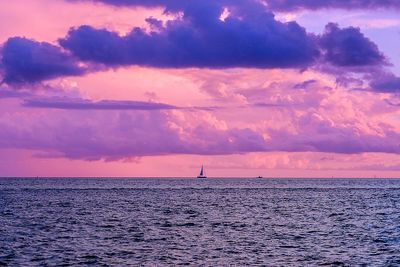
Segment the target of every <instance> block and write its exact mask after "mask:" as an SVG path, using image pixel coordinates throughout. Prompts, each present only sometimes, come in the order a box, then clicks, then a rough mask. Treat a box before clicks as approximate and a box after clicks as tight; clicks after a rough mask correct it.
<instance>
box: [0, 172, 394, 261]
mask: <svg viewBox="0 0 400 267" xmlns="http://www.w3.org/2000/svg"><path fill="white" fill-rule="evenodd" d="M399 201H400V180H394V179H385V180H379V179H368V180H364V179H363V180H361V179H359V180H357V179H206V180H194V179H2V180H0V225H1V227H0V266H1V265H8V264H9V265H21V266H30V265H33V266H37V265H50V266H54V265H78V264H83V265H86V264H93V265H95V266H98V265H122V266H126V265H132V266H138V265H145V266H154V265H156V266H160V265H161V266H162V265H196V266H198V265H205V266H232V265H238V266H242V265H244V264H252V265H266V266H318V265H325V266H360V265H361V266H363V265H364V266H400V257H399V256H398V255H400V215H399V214H400V213H399V211H400V210H399V207H400V206H399V205H400V202H399Z"/></svg>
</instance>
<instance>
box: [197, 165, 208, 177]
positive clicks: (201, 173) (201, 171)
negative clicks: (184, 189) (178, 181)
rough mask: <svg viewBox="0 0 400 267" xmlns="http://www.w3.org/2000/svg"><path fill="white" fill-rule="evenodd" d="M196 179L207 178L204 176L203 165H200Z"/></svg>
mask: <svg viewBox="0 0 400 267" xmlns="http://www.w3.org/2000/svg"><path fill="white" fill-rule="evenodd" d="M197 178H199V179H204V178H207V176H206V174H205V172H204V167H203V165H201V170H200V174H199V175H198V176H197Z"/></svg>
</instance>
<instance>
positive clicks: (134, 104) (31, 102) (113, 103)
mask: <svg viewBox="0 0 400 267" xmlns="http://www.w3.org/2000/svg"><path fill="white" fill-rule="evenodd" d="M23 105H24V106H26V107H33V108H54V109H71V110H164V109H178V107H175V106H171V105H167V104H163V103H152V102H142V101H117V100H102V101H90V100H85V99H71V98H59V97H58V98H31V99H26V100H25V101H24V104H23Z"/></svg>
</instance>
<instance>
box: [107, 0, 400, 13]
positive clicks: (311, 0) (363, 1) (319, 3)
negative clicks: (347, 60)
mask: <svg viewBox="0 0 400 267" xmlns="http://www.w3.org/2000/svg"><path fill="white" fill-rule="evenodd" d="M105 2H106V1H105ZM109 2H112V1H109ZM267 3H268V8H270V9H272V10H276V11H294V10H301V9H311V10H316V9H322V8H340V9H376V8H395V9H398V8H400V2H399V1H398V0H351V1H349V0H267Z"/></svg>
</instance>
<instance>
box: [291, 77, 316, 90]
mask: <svg viewBox="0 0 400 267" xmlns="http://www.w3.org/2000/svg"><path fill="white" fill-rule="evenodd" d="M315 83H317V80H314V79H311V80H307V81H304V82H301V83H297V84H295V85H294V86H293V88H294V89H306V88H308V87H309V86H310V85H312V84H315Z"/></svg>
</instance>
